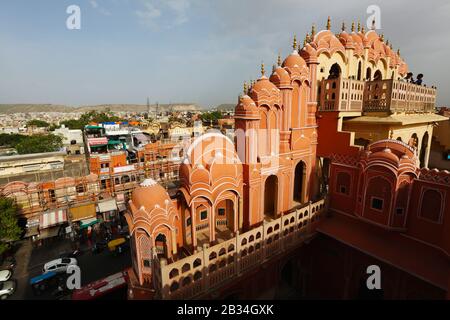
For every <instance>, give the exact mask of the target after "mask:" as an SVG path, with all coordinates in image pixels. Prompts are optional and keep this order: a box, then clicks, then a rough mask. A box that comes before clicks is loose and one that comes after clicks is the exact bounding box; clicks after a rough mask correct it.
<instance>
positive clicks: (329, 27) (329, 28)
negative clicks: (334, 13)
mask: <svg viewBox="0 0 450 320" xmlns="http://www.w3.org/2000/svg"><path fill="white" fill-rule="evenodd" d="M327 30H331V18H330V16H328V19H327Z"/></svg>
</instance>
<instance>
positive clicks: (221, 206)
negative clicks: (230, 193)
mask: <svg viewBox="0 0 450 320" xmlns="http://www.w3.org/2000/svg"><path fill="white" fill-rule="evenodd" d="M215 208H216V212H215V219H214V220H215V223H216V226H215V232H216V238H217V239H222V240H228V239H230V238H231V235H232V232H234V229H235V226H234V223H235V205H234V202H233V200H231V199H225V200H222V201H220V202H219V203H218V204H217V205H216V206H215ZM236 220H237V219H236Z"/></svg>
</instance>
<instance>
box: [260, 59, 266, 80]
mask: <svg viewBox="0 0 450 320" xmlns="http://www.w3.org/2000/svg"><path fill="white" fill-rule="evenodd" d="M265 73H266V70H265V69H264V62H261V76H263V77H264V74H265Z"/></svg>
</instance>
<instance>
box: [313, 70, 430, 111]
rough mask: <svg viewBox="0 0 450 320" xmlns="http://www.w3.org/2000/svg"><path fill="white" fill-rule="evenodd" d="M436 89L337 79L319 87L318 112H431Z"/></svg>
mask: <svg viewBox="0 0 450 320" xmlns="http://www.w3.org/2000/svg"><path fill="white" fill-rule="evenodd" d="M435 104H436V89H434V88H428V87H425V86H420V85H416V84H413V83H408V82H402V81H397V80H392V79H387V80H377V81H358V80H352V79H344V78H336V79H326V80H323V81H322V83H321V84H320V97H319V111H341V112H342V111H346V112H351V111H355V112H361V111H363V112H414V113H420V112H433V111H434V108H435Z"/></svg>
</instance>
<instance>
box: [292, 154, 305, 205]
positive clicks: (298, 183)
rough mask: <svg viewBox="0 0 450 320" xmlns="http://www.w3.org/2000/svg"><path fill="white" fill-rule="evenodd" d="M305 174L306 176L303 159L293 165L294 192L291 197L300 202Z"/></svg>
mask: <svg viewBox="0 0 450 320" xmlns="http://www.w3.org/2000/svg"><path fill="white" fill-rule="evenodd" d="M305 176H306V166H305V163H304V162H303V161H300V162H299V163H297V165H296V166H295V171H294V194H293V199H294V201H296V202H299V203H302V202H303V191H304V188H303V186H304V183H305V180H306V179H305Z"/></svg>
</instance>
